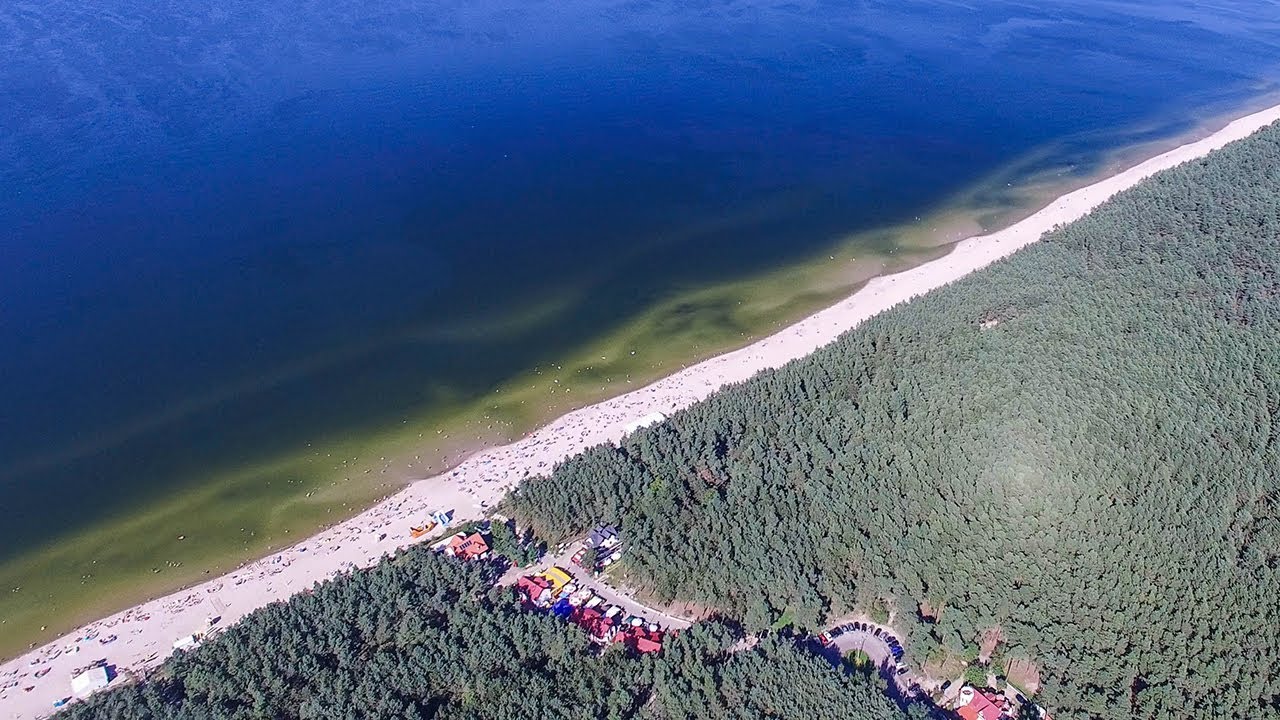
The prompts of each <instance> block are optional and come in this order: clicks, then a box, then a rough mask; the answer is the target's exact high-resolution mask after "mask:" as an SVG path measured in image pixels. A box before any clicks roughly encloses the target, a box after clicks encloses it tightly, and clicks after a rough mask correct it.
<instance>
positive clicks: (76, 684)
mask: <svg viewBox="0 0 1280 720" xmlns="http://www.w3.org/2000/svg"><path fill="white" fill-rule="evenodd" d="M110 684H111V676H110V675H109V674H108V673H107V669H106V668H105V667H96V668H89V669H88V670H85V671H84V672H82V673H80V674H79V675H77V676H75V677H73V678H71V694H72V695H75V696H76V697H78V698H80V699H82V700H83V699H84V698H87V697H89V696H90V695H92V694H94V693H95V692H97V691H99V690H101V689H102V688H104V687H106V686H108V685H110Z"/></svg>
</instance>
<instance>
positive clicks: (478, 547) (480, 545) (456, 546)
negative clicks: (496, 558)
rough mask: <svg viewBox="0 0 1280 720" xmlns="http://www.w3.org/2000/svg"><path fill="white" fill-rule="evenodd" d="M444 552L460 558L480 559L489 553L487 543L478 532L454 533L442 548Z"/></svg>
mask: <svg viewBox="0 0 1280 720" xmlns="http://www.w3.org/2000/svg"><path fill="white" fill-rule="evenodd" d="M444 554H445V555H449V556H451V557H456V558H458V559H460V560H480V559H483V558H485V557H486V556H487V555H488V554H489V543H487V542H485V539H484V536H483V535H481V534H480V533H471V534H470V535H464V534H462V533H458V534H457V535H454V536H453V537H452V538H451V539H450V540H449V544H448V545H446V546H445V548H444Z"/></svg>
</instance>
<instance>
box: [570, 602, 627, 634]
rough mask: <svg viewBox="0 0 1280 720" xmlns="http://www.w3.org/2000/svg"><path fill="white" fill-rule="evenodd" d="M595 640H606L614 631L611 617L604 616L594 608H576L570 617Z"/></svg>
mask: <svg viewBox="0 0 1280 720" xmlns="http://www.w3.org/2000/svg"><path fill="white" fill-rule="evenodd" d="M570 619H571V620H573V622H575V623H577V624H578V626H579V627H581V628H582V629H583V630H586V631H587V634H589V635H590V636H591V637H592V639H594V640H596V641H597V642H608V641H609V639H610V638H612V637H613V633H614V632H616V630H615V628H614V622H613V618H608V617H605V616H604V613H602V612H600V611H599V610H598V609H596V608H578V609H577V610H575V611H574V613H573V615H572V616H571V617H570Z"/></svg>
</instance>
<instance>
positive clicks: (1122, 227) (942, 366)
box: [507, 127, 1280, 718]
mask: <svg viewBox="0 0 1280 720" xmlns="http://www.w3.org/2000/svg"><path fill="white" fill-rule="evenodd" d="M1277 438H1280V128H1276V127H1272V128H1268V129H1266V130H1264V131H1262V132H1261V133H1259V134H1258V135H1256V136H1254V137H1252V138H1250V139H1247V140H1245V141H1242V142H1240V143H1236V144H1233V145H1231V146H1229V147H1228V148H1226V149H1224V150H1222V151H1219V152H1217V153H1214V154H1213V155H1211V156H1210V157H1208V158H1206V159H1203V160H1200V161H1196V162H1193V163H1190V164H1187V165H1185V166H1182V167H1180V168H1177V169H1174V170H1172V171H1168V172H1164V173H1161V174H1160V175H1158V176H1157V177H1155V178H1153V179H1151V180H1149V181H1147V182H1145V183H1142V184H1141V185H1139V186H1138V187H1136V188H1133V189H1131V190H1129V191H1127V192H1125V193H1123V194H1122V195H1120V196H1118V197H1117V198H1115V199H1113V200H1112V201H1110V202H1108V203H1106V204H1105V205H1104V206H1103V207H1101V208H1100V209H1098V210H1097V211H1096V212H1094V213H1093V214H1091V215H1090V216H1089V217H1087V218H1085V219H1083V220H1081V221H1079V222H1076V223H1073V224H1071V225H1069V226H1067V227H1063V228H1060V229H1057V230H1055V231H1054V232H1051V233H1049V234H1047V235H1046V237H1045V238H1044V239H1043V241H1042V242H1040V243H1038V244H1036V245H1034V246H1032V247H1029V248H1027V249H1025V250H1023V251H1021V252H1019V253H1017V254H1016V255H1015V256H1013V257H1012V258H1010V259H1008V260H1006V261H1003V262H1000V263H998V264H997V265H996V266H994V267H992V268H989V269H987V270H985V271H982V272H979V273H975V274H973V275H971V276H969V277H967V278H966V279H964V280H962V281H959V282H957V283H954V284H953V285H951V286H949V287H946V288H943V289H941V290H939V291H935V292H932V293H930V294H928V295H926V296H924V297H922V298H919V299H917V300H915V301H913V302H911V303H910V304H908V305H906V306H903V307H899V308H896V309H894V310H893V311H890V312H887V313H884V314H882V315H880V316H879V317H876V318H875V319H873V320H871V321H869V322H867V323H866V324H864V325H863V326H861V327H859V328H858V329H856V330H855V331H853V332H851V333H848V334H846V335H845V336H844V337H842V338H841V339H840V340H838V341H837V342H836V343H834V344H833V345H831V346H829V347H827V348H825V349H824V350H821V351H819V352H818V353H816V354H814V355H812V356H810V357H808V358H805V359H803V360H800V361H797V362H794V363H792V364H790V365H788V366H787V367H785V368H782V369H780V370H778V371H776V372H770V373H765V374H763V375H761V376H759V377H757V378H755V379H753V380H751V381H749V382H747V383H745V384H743V385H741V386H739V387H736V388H733V389H730V390H728V391H726V392H724V393H721V394H719V395H717V396H715V397H713V398H711V399H709V400H708V401H706V402H703V403H701V404H699V405H697V406H695V407H693V408H691V409H689V410H687V411H684V412H681V413H679V414H677V415H676V416H674V417H672V418H671V419H670V420H669V421H667V422H665V423H663V424H662V425H660V426H657V427H654V428H651V429H648V430H645V431H641V432H639V433H637V434H635V435H633V436H631V437H630V438H628V439H627V440H626V441H625V442H624V443H623V444H622V446H621V447H616V448H615V447H599V448H595V449H593V450H591V451H589V452H588V453H585V454H584V455H582V456H579V457H577V458H574V459H572V460H570V461H568V462H566V463H565V464H564V465H562V466H561V467H559V468H557V470H556V471H555V472H554V473H553V474H552V475H551V476H550V477H547V478H539V479H535V480H532V481H529V482H527V483H525V484H524V485H523V486H522V487H521V488H520V490H519V491H518V492H517V493H516V494H515V495H514V496H513V497H512V498H511V499H510V500H509V502H508V503H507V508H508V510H509V512H512V513H513V514H514V515H516V516H517V517H518V518H519V519H520V520H521V521H522V522H525V523H529V524H532V525H533V527H535V529H536V530H537V531H538V532H539V533H540V534H542V535H543V536H545V537H548V538H551V539H556V538H559V537H564V536H568V535H572V534H576V533H579V532H582V531H583V530H585V529H586V528H588V527H590V526H591V525H592V524H593V523H596V522H601V521H607V522H616V523H618V524H619V525H620V526H621V527H622V529H623V534H624V536H625V538H626V542H627V544H628V561H627V562H628V568H629V572H630V573H631V575H632V577H633V580H635V581H637V582H641V583H644V584H646V585H647V586H648V588H649V589H650V590H651V591H652V592H653V593H654V594H655V595H657V596H658V597H660V598H663V599H682V600H688V601H692V602H696V603H700V604H702V605H705V606H710V607H716V608H720V609H722V610H723V611H726V612H727V613H729V614H732V615H734V616H737V617H739V618H741V619H742V620H743V621H744V623H745V624H746V625H747V626H748V627H749V628H762V627H765V626H767V625H768V624H769V623H770V622H772V621H773V620H775V619H776V618H777V617H779V616H780V615H781V614H783V613H784V612H791V613H793V614H794V618H795V621H796V622H797V623H798V624H799V625H801V626H809V627H816V626H818V625H819V624H820V623H821V622H822V620H823V619H824V618H826V617H829V616H832V615H835V614H840V613H844V612H846V611H849V610H852V609H868V608H870V607H871V606H872V605H874V604H876V603H880V602H887V603H889V604H890V605H891V606H892V608H893V609H894V610H895V615H894V622H895V624H896V625H898V626H900V627H902V628H903V629H904V631H905V632H906V633H907V637H908V643H907V644H908V652H909V653H912V654H913V655H914V657H915V658H916V660H917V661H921V660H923V659H925V658H926V657H935V658H936V657H938V656H939V655H951V656H966V655H967V656H968V657H973V656H974V655H975V654H976V652H975V650H974V648H975V647H976V646H977V644H978V643H979V642H980V639H981V636H982V633H983V631H984V630H988V629H991V628H997V627H998V628H999V629H1000V632H1001V634H1002V636H1003V638H1004V641H1003V642H1002V643H1001V644H1000V646H999V649H998V651H997V652H998V653H1000V654H1003V655H1005V656H1007V657H1024V658H1030V659H1033V660H1035V661H1036V662H1037V663H1038V664H1039V665H1040V668H1041V672H1042V677H1043V679H1044V680H1045V691H1044V693H1043V695H1042V698H1043V701H1044V703H1045V704H1046V705H1047V706H1049V707H1050V708H1052V709H1054V710H1055V716H1057V717H1102V718H1118V717H1131V716H1132V717H1161V718H1164V717H1168V718H1185V717H1210V716H1218V717H1222V716H1238V717H1251V716H1254V717H1257V716H1275V714H1276V713H1280V674H1277V673H1276V672H1275V668H1277V667H1280V630H1278V629H1280V444H1278V443H1277ZM922 602H923V603H925V607H927V608H929V609H930V611H929V612H927V613H925V612H920V611H919V608H920V607H921V606H920V603H922Z"/></svg>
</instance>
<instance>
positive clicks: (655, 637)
mask: <svg viewBox="0 0 1280 720" xmlns="http://www.w3.org/2000/svg"><path fill="white" fill-rule="evenodd" d="M614 641H615V642H620V643H622V644H623V645H624V646H626V647H628V648H631V649H632V650H635V651H636V652H638V653H642V654H648V653H656V652H658V651H659V650H661V649H662V631H661V630H651V629H649V628H646V627H644V626H643V625H631V626H627V627H624V628H622V629H621V630H619V631H618V634H617V635H616V636H615V637H614Z"/></svg>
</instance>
